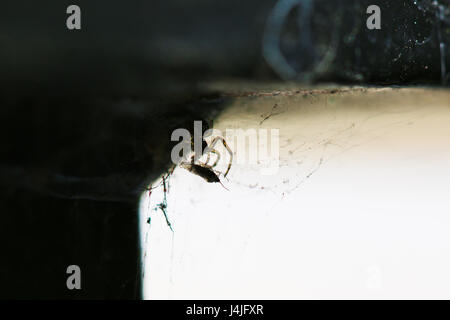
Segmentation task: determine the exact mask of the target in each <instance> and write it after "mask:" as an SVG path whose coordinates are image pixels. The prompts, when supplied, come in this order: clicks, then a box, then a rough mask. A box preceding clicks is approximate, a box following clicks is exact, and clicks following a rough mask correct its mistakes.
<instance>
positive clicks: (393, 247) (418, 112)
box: [141, 93, 450, 299]
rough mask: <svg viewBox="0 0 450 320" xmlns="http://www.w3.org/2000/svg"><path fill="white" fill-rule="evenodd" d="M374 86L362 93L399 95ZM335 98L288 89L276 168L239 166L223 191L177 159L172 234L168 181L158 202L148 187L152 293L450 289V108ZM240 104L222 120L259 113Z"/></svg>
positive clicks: (420, 292)
mask: <svg viewBox="0 0 450 320" xmlns="http://www.w3.org/2000/svg"><path fill="white" fill-rule="evenodd" d="M380 94H381V95H383V96H382V97H380V96H375V97H373V99H372V100H371V96H369V97H365V98H364V99H365V101H369V102H367V103H370V101H372V102H373V101H377V99H382V98H383V99H388V100H389V99H391V100H392V99H394V97H396V96H394V97H391V96H389V95H390V94H391V93H387V94H384V93H374V95H380ZM386 95H387V96H386ZM407 96H408V97H410V99H411V100H412V101H413V100H417V97H414V96H411V94H410V93H408V95H407ZM418 97H420V95H418ZM334 99H335V105H334V106H330V101H329V100H327V101H328V104H327V108H326V109H322V110H319V111H320V112H317V113H314V114H311V113H308V109H305V108H300V109H297V108H294V109H290V106H291V105H292V104H294V103H295V102H296V101H297V100H293V101H292V100H291V101H288V102H286V108H285V109H284V110H285V111H286V113H285V114H280V115H279V116H278V118H277V117H274V118H273V119H271V121H267V122H265V123H264V126H266V127H267V128H271V127H277V128H280V144H281V165H282V167H281V168H280V170H279V172H278V174H276V175H274V176H261V175H259V171H258V167H257V166H245V165H240V166H238V165H236V166H233V167H232V170H231V172H230V175H229V181H227V180H226V179H224V180H223V183H224V185H225V186H226V187H227V188H228V189H230V191H227V190H225V189H224V188H223V187H222V186H221V185H220V184H208V183H206V182H205V181H204V180H202V179H201V178H199V177H197V176H194V175H192V174H191V173H189V172H187V171H186V170H184V169H181V168H177V169H176V170H175V172H174V173H173V175H172V176H171V178H170V189H169V193H168V194H167V197H168V198H167V202H168V215H169V219H170V221H171V223H172V226H173V229H174V233H172V232H171V231H170V229H169V228H168V227H167V225H166V223H165V220H164V216H163V214H162V212H161V211H160V210H152V209H153V208H155V205H156V204H157V203H159V202H160V201H161V199H162V196H163V192H162V188H159V189H156V190H154V191H153V193H152V195H151V198H150V203H149V199H148V196H147V194H146V195H144V196H143V199H142V204H141V212H142V215H143V218H142V221H143V222H144V223H143V224H142V230H143V232H142V234H143V238H145V237H146V236H147V240H145V239H144V240H143V242H144V247H145V248H146V258H145V276H144V282H145V285H144V286H145V288H144V294H145V297H146V298H148V299H160V298H161V299H197V298H198V299H303V298H306V299H309V298H343V299H346V298H359V299H364V298H447V299H448V298H449V297H450V272H449V270H450V196H449V195H450V139H449V138H450V134H449V133H450V130H449V129H448V128H449V123H450V108H448V107H447V106H446V105H445V103H444V104H439V103H436V102H434V104H433V105H431V106H430V105H426V104H427V102H426V101H419V102H411V103H409V104H408V107H401V106H398V105H396V104H392V105H387V106H383V107H382V108H381V107H380V108H367V109H362V110H361V109H357V110H354V109H352V108H345V107H343V106H348V104H347V103H349V101H348V97H346V96H344V97H337V98H334ZM395 99H396V98H395ZM391 100H389V101H391ZM443 101H448V100H445V99H444V100H443ZM256 103H257V102H256V101H254V102H252V101H250V102H249V101H244V102H242V104H245V105H247V104H254V105H256ZM266 103H267V105H271V104H272V103H273V101H266ZM319 103H320V105H322V102H321V101H320V100H319V101H316V102H313V103H310V106H309V107H314V104H319ZM352 103H354V102H352ZM373 103H374V104H375V105H376V103H375V102H373ZM238 107H240V106H237V107H236V108H238ZM362 107H365V106H362ZM249 108H250V109H251V108H252V106H249ZM239 110H240V109H239ZM386 110H389V112H386ZM242 112H243V113H245V112H246V111H245V110H243V111H242ZM253 112H254V111H253ZM233 114H236V109H235V110H231V111H230V113H229V114H225V115H223V117H222V118H221V119H222V120H221V121H219V122H218V123H217V125H218V126H219V127H220V126H222V127H223V128H227V127H230V126H233V125H235V126H253V125H255V126H256V124H255V123H258V121H259V120H260V119H256V120H258V121H256V120H255V123H252V122H251V121H248V122H247V123H239V121H241V120H236V119H233V117H232V116H231V115H233ZM240 119H242V117H240ZM225 162H226V161H225ZM225 162H224V163H222V164H221V166H219V167H220V168H223V167H224V165H225ZM148 208H150V210H148ZM147 214H150V215H151V224H150V225H148V224H146V223H145V220H146V217H145V216H146V215H147Z"/></svg>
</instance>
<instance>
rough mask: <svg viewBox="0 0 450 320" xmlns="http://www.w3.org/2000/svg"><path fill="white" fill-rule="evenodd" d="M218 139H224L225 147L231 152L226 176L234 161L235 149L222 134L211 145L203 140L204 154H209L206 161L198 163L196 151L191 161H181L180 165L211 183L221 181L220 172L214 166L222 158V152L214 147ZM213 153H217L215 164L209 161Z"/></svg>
mask: <svg viewBox="0 0 450 320" xmlns="http://www.w3.org/2000/svg"><path fill="white" fill-rule="evenodd" d="M218 141H222V144H223V145H224V147H225V148H226V149H227V151H228V153H229V154H230V162H229V163H228V167H227V170H226V171H225V173H224V174H223V176H224V177H226V176H227V174H228V172H229V171H230V168H231V164H232V162H233V151H231V149H230V147H229V146H228V144H227V142H226V141H225V139H224V138H222V137H220V136H219V137H215V138H214V139H213V140H212V141H211V143H210V144H209V145H208V143H207V142H206V141H205V140H204V139H203V140H202V150H203V151H202V152H203V153H202V156H203V155H206V156H207V158H206V162H205V163H200V162H198V163H196V156H195V153H194V155H192V157H191V161H190V162H182V163H180V167H182V168H184V169H186V170H188V171H189V172H191V173H193V174H195V175H197V176H199V177H201V178H203V179H204V180H205V181H207V182H209V183H212V182H219V183H220V179H219V175H218V174H220V173H219V172H217V171H215V170H214V167H215V166H216V165H217V163H218V162H219V160H220V153H219V152H218V151H217V150H216V149H214V146H215V145H216V143H217V142H218ZM211 153H213V154H215V155H216V160H215V161H214V163H213V164H211V165H210V164H209V161H210V158H211ZM199 158H200V157H199Z"/></svg>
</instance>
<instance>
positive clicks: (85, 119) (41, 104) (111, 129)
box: [0, 0, 450, 299]
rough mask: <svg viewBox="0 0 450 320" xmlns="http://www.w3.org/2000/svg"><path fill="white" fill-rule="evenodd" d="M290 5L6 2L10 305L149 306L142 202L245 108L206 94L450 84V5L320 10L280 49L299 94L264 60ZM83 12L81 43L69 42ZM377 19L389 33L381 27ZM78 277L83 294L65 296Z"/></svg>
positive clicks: (0, 17)
mask: <svg viewBox="0 0 450 320" xmlns="http://www.w3.org/2000/svg"><path fill="white" fill-rule="evenodd" d="M284 2H286V1H284ZM275 3H276V2H275V1H268V0H244V1H242V0H240V1H235V0H227V1H212V0H168V1H142V0H141V1H114V2H112V1H103V0H97V1H92V0H91V1H74V2H72V1H56V0H55V1H31V0H28V1H24V0H16V1H10V0H7V1H3V2H2V4H1V6H0V130H1V132H0V139H1V149H0V150H1V151H0V154H1V157H0V297H1V298H7V299H23V298H25V299H48V298H53V299H78V298H86V299H137V298H140V285H141V284H140V272H141V271H140V261H139V257H140V252H139V243H138V238H139V234H138V220H137V218H138V212H137V209H138V199H139V195H140V194H141V193H142V192H143V191H144V190H145V187H146V186H147V185H148V184H149V183H150V182H151V181H152V180H153V179H155V178H157V177H158V176H159V175H160V174H161V173H163V172H164V171H166V170H167V169H168V168H169V166H170V134H171V132H172V130H173V129H175V128H179V127H185V128H191V126H192V123H193V121H194V120H198V119H207V120H209V119H212V118H214V116H215V115H217V114H218V112H220V110H222V109H223V108H225V107H226V106H227V104H228V103H229V102H230V101H229V100H227V99H225V98H223V97H222V96H221V95H220V92H210V91H206V90H204V89H202V88H203V86H202V85H201V83H205V82H206V83H207V82H210V81H215V80H223V79H226V81H229V82H233V81H236V80H242V79H244V80H252V81H274V80H276V81H278V80H294V81H304V80H305V79H304V77H302V75H303V74H306V73H310V74H312V77H311V78H310V79H309V80H311V81H312V82H313V83H317V82H322V81H333V82H336V83H352V84H364V85H380V84H383V85H386V84H388V85H393V84H394V85H417V84H426V85H442V84H445V76H446V73H447V72H445V75H444V77H443V76H442V66H446V65H447V64H448V62H449V61H450V58H449V55H450V50H449V49H448V46H447V45H445V44H447V43H449V41H448V40H449V38H450V31H449V26H450V20H449V19H450V12H449V10H450V7H449V1H439V4H440V5H442V9H441V10H440V9H439V8H437V7H436V6H434V5H433V4H432V2H431V1H417V2H416V3H417V4H414V1H388V0H386V1H370V2H369V1H359V0H347V1H325V0H318V1H314V5H313V7H312V9H310V10H309V11H306V10H303V11H301V10H298V11H295V10H294V11H293V12H292V13H291V15H290V16H289V19H288V20H287V21H286V22H285V25H286V27H285V29H284V31H283V33H282V39H281V41H280V43H281V47H282V51H283V53H284V54H285V57H286V60H287V61H288V62H289V64H290V65H292V66H293V67H294V69H295V70H296V71H297V72H298V76H297V77H295V78H293V79H281V78H283V75H282V74H281V75H280V73H279V72H277V66H274V65H270V64H268V63H267V62H266V60H265V59H264V56H263V41H264V31H265V30H266V28H267V25H266V22H267V19H268V17H269V15H270V14H271V12H272V9H273V7H274V5H275ZM71 4H76V5H78V6H80V8H81V23H82V29H81V30H73V31H71V30H67V28H66V18H67V16H68V15H67V14H66V8H67V6H69V5H71ZM371 4H377V5H379V6H380V8H381V12H382V29H381V30H372V31H370V30H368V29H367V28H366V19H367V17H368V15H367V14H366V8H367V6H368V5H371ZM437 13H441V14H442V17H438V16H437ZM297 14H298V15H302V17H303V20H302V23H303V26H304V25H305V23H306V24H307V25H308V26H310V29H309V30H310V31H309V32H308V34H305V32H302V30H299V28H298V24H296V23H295V21H296V20H295V17H296V16H297ZM308 39H310V40H308ZM440 43H442V44H444V45H443V47H442V48H443V49H442V50H440ZM327 52H328V53H329V52H332V53H333V54H332V59H329V61H328V62H327V63H326V64H325V66H324V67H322V68H317V63H318V62H320V61H323V57H325V56H326V54H327ZM280 77H281V78H280ZM71 264H76V265H79V266H80V268H81V271H82V290H79V291H77V290H72V291H71V290H68V289H67V288H66V279H67V276H68V275H66V268H67V266H69V265H71Z"/></svg>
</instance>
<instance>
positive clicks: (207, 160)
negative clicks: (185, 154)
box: [205, 149, 220, 168]
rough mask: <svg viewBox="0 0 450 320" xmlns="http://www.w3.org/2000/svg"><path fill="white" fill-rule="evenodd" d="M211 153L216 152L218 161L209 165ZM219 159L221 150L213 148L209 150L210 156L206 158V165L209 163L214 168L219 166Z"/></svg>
mask: <svg viewBox="0 0 450 320" xmlns="http://www.w3.org/2000/svg"><path fill="white" fill-rule="evenodd" d="M211 153H214V154H215V155H216V156H217V158H216V161H214V163H213V164H212V165H209V164H208V163H209V159H210V156H209V155H210V154H211ZM219 160H220V153H219V151H217V150H216V149H211V150H209V152H208V158H207V159H206V162H205V165H207V166H208V167H210V168H214V167H215V166H217V164H218V163H219Z"/></svg>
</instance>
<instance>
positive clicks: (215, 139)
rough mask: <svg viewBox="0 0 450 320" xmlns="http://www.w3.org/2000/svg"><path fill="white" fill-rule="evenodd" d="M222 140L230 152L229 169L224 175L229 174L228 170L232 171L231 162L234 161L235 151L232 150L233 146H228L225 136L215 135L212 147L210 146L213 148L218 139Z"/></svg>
mask: <svg viewBox="0 0 450 320" xmlns="http://www.w3.org/2000/svg"><path fill="white" fill-rule="evenodd" d="M219 140H220V141H222V143H223V145H224V147H225V148H226V149H227V151H228V153H229V154H230V162H229V163H228V168H227V171H226V172H225V174H224V175H223V176H224V177H226V176H227V174H228V171H230V169H231V164H232V163H233V151H232V150H231V148H230V147H229V146H228V144H227V142H226V141H225V139H224V138H223V137H215V138H214V139H213V141H211V147H209V148H213V147H214V145H215V144H216V143H217V141H219Z"/></svg>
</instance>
